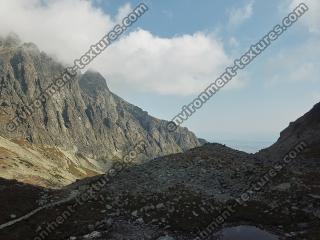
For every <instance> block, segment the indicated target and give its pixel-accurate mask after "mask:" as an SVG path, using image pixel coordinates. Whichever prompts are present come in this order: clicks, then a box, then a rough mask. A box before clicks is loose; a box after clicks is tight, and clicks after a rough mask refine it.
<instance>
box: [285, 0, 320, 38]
mask: <svg viewBox="0 0 320 240" xmlns="http://www.w3.org/2000/svg"><path fill="white" fill-rule="evenodd" d="M303 2H304V3H305V4H306V5H307V6H308V7H309V11H308V12H307V13H306V14H305V15H304V16H303V18H301V19H299V21H301V22H302V23H303V24H304V25H305V26H307V27H308V29H309V31H310V32H311V33H317V34H319V33H320V14H319V12H320V1H319V0H304V1H303ZM300 3H301V1H300V0H290V4H289V8H290V11H291V10H292V9H294V8H296V7H297V6H298V5H299V4H300Z"/></svg>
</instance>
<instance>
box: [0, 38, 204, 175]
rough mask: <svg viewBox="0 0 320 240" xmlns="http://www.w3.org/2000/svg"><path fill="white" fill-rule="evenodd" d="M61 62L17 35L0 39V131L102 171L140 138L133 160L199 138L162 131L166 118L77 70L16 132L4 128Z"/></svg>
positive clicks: (191, 144) (180, 131)
mask: <svg viewBox="0 0 320 240" xmlns="http://www.w3.org/2000/svg"><path fill="white" fill-rule="evenodd" d="M64 69H65V66H63V65H62V64H60V63H59V62H57V61H55V60H54V59H52V58H51V57H49V56H48V55H46V54H45V53H43V52H40V51H39V50H38V48H37V47H36V46H35V45H34V44H30V43H29V44H25V43H24V44H22V43H20V42H19V40H17V39H16V38H12V37H8V38H6V39H2V40H1V39H0V116H1V117H0V135H1V136H3V137H5V138H7V139H27V140H28V141H29V143H32V144H34V145H40V146H42V145H49V146H56V147H59V149H62V150H63V151H67V152H70V153H72V154H74V155H77V156H79V155H81V156H83V157H86V158H90V159H95V161H97V165H99V166H100V167H101V169H104V168H106V166H107V165H108V164H107V162H108V161H109V160H112V159H118V158H122V157H123V156H124V155H125V154H126V153H127V151H128V150H129V149H130V148H131V147H133V146H134V145H136V144H137V143H138V142H139V141H141V140H144V141H146V147H145V152H144V154H140V155H139V157H138V158H137V161H139V160H144V159H150V158H154V157H157V156H161V155H166V154H170V153H176V152H181V151H184V150H187V149H190V148H193V147H196V146H199V141H198V139H197V138H196V136H195V135H194V134H193V133H192V132H190V131H188V129H186V128H178V129H177V131H176V132H174V133H169V132H168V131H167V130H166V124H167V122H166V121H163V120H159V119H156V118H154V117H151V116H150V115H148V113H147V112H145V111H143V110H142V109H140V108H138V107H136V106H134V105H132V104H130V103H128V102H126V101H125V100H123V99H121V98H120V97H118V96H117V95H115V94H113V93H112V92H111V91H110V90H109V88H108V86H107V83H106V80H105V79H104V78H103V77H102V76H101V75H100V74H99V73H96V72H91V71H89V72H86V73H84V74H80V73H79V74H78V75H77V76H76V77H75V78H74V79H72V80H70V81H69V82H68V83H67V85H66V86H64V87H63V88H62V89H61V90H60V91H58V92H57V93H56V94H54V95H53V96H52V97H50V98H49V99H47V101H45V102H42V103H41V106H40V107H39V108H35V110H34V113H33V114H32V115H31V116H27V117H23V119H22V123H21V125H20V126H19V127H18V128H17V129H16V130H15V131H12V132H10V131H8V130H7V129H6V125H7V123H8V122H9V121H10V119H12V118H14V117H15V116H17V115H19V116H23V113H21V112H19V111H20V109H21V107H23V106H25V105H29V104H31V103H32V102H33V101H34V100H35V99H36V98H37V97H38V96H39V95H40V94H41V93H42V92H43V91H44V89H46V88H47V87H48V86H49V85H50V84H51V83H52V82H53V80H55V79H57V78H58V77H59V76H60V75H61V73H63V72H64Z"/></svg>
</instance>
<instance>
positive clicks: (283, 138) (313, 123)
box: [257, 103, 320, 160]
mask: <svg viewBox="0 0 320 240" xmlns="http://www.w3.org/2000/svg"><path fill="white" fill-rule="evenodd" d="M301 142H304V143H305V144H306V145H307V146H308V149H306V151H305V153H304V155H305V154H307V155H308V158H311V157H313V158H319V157H320V103H318V104H316V105H315V106H314V107H313V108H312V109H311V110H310V111H309V112H307V113H306V114H304V115H303V116H302V117H300V118H299V119H297V120H296V121H294V122H291V123H290V124H289V126H288V127H287V128H286V129H284V130H283V131H282V132H281V133H280V137H279V139H278V140H277V142H276V143H274V144H273V145H272V146H270V147H269V148H266V149H263V150H261V151H260V152H258V153H257V156H258V157H260V158H263V159H265V160H268V159H270V160H272V159H273V160H275V159H276V160H278V159H279V158H282V157H284V156H285V155H286V154H287V153H288V152H289V151H290V150H292V149H293V148H294V147H295V146H296V145H297V144H299V143H301Z"/></svg>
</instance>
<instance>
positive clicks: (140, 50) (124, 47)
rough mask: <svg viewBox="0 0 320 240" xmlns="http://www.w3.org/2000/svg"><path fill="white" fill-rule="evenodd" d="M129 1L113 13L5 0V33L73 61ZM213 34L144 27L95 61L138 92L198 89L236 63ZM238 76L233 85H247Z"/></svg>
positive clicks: (1, 2) (64, 3) (66, 1)
mask: <svg viewBox="0 0 320 240" xmlns="http://www.w3.org/2000/svg"><path fill="white" fill-rule="evenodd" d="M131 9H132V6H131V5H130V4H125V5H123V6H122V7H120V8H119V10H118V14H117V15H116V16H111V15H110V14H107V13H105V12H103V11H102V10H101V9H99V8H97V7H94V6H93V5H92V2H91V1H84V0H46V1H43V0H10V1H7V0H0V16H1V21H0V34H1V35H6V34H8V33H9V32H15V33H17V34H18V35H19V36H20V37H21V38H22V40H23V41H30V42H34V43H36V44H37V45H38V46H39V48H40V49H41V50H43V51H45V52H47V53H49V54H51V55H55V56H56V57H57V58H58V59H60V60H62V61H63V62H64V63H72V62H73V60H74V59H76V58H79V57H80V56H81V55H82V54H83V53H84V52H86V51H87V50H88V48H89V47H90V45H92V44H93V43H96V42H97V41H98V40H100V38H101V37H102V36H104V35H105V34H106V33H107V32H108V31H109V30H110V29H111V28H113V26H114V25H115V24H116V23H117V22H119V21H120V20H121V19H122V18H123V17H124V16H126V15H127V14H128V13H129V12H130V10H131ZM231 60H232V59H231V57H230V56H228V55H227V54H226V52H225V50H224V46H223V44H222V43H221V41H220V40H219V39H218V38H217V37H216V36H214V35H211V34H204V33H201V32H199V33H195V34H190V35H182V36H174V37H172V38H161V37H158V36H155V35H153V34H152V33H150V32H148V31H146V30H143V29H134V28H133V29H132V32H130V33H128V34H126V35H125V36H122V38H121V39H120V40H119V41H117V42H116V43H114V44H113V45H111V46H110V47H109V48H108V49H107V50H106V51H105V52H104V53H103V54H101V55H100V56H99V57H98V58H97V59H95V60H94V62H93V63H92V64H91V65H90V68H93V69H95V70H98V71H99V72H101V73H102V74H103V75H104V76H105V77H106V78H107V81H108V84H109V85H110V86H111V89H116V90H120V91H122V90H123V89H124V88H126V89H130V91H136V92H141V91H144V92H153V93H160V94H173V95H188V94H197V93H199V92H200V91H201V90H202V89H203V88H204V87H206V86H207V85H208V84H209V83H210V82H212V81H213V80H214V79H215V78H217V77H218V76H219V74H221V73H222V72H223V68H224V67H226V65H227V64H228V63H230V62H231ZM243 79H244V78H241V77H240V78H238V79H235V80H233V82H232V83H231V84H230V86H228V88H229V89H230V88H231V89H232V88H238V87H241V86H242V85H243V84H244V81H243Z"/></svg>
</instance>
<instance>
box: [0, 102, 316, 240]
mask: <svg viewBox="0 0 320 240" xmlns="http://www.w3.org/2000/svg"><path fill="white" fill-rule="evenodd" d="M319 130H320V126H319V104H317V105H316V106H315V107H314V108H313V109H312V110H311V111H310V112H308V113H307V114H305V115H304V116H303V117H301V118H299V119H298V120H297V121H295V122H294V123H291V124H290V126H289V127H288V128H287V129H285V130H284V131H283V132H282V133H281V137H280V139H279V140H278V141H277V143H275V144H274V145H273V146H271V147H270V148H268V149H265V150H263V151H261V152H260V153H257V154H248V153H245V152H241V151H237V150H234V149H231V148H228V147H226V146H224V145H221V144H217V143H212V144H208V143H207V144H204V145H203V146H201V147H196V148H193V149H190V150H187V151H185V152H183V153H177V154H171V155H167V156H162V157H159V158H155V159H153V160H150V161H146V162H144V163H142V164H138V165H131V166H127V167H126V168H125V169H123V170H122V171H120V172H118V173H117V174H116V175H115V176H113V177H112V176H109V175H101V176H94V177H91V178H86V179H84V180H80V181H77V182H76V183H73V184H71V185H68V186H66V187H64V188H63V189H60V190H56V191H53V190H45V191H44V190H43V191H40V192H39V190H38V188H33V187H32V186H30V185H21V184H19V183H17V182H15V181H14V182H12V181H2V182H3V183H2V185H1V186H2V190H3V191H4V193H7V192H16V193H12V195H14V194H17V196H20V195H19V193H20V192H21V191H25V192H28V191H30V197H31V198H33V199H31V200H28V199H27V198H26V201H27V203H28V205H27V206H26V207H23V204H22V203H21V202H18V203H17V204H16V205H15V206H13V207H11V208H10V211H8V210H7V208H8V203H7V202H6V198H7V195H6V194H3V195H1V196H0V203H4V204H0V212H4V215H3V217H2V218H3V219H4V220H6V221H9V223H12V222H11V221H14V219H19V218H18V217H21V216H24V215H25V214H27V213H29V211H30V206H33V208H35V207H37V205H36V206H35V204H34V203H35V202H39V203H41V204H39V205H38V206H43V204H45V206H48V205H49V206H50V207H46V208H43V209H42V210H41V211H39V212H38V213H37V214H36V215H32V216H31V217H28V218H27V219H22V220H20V221H18V222H16V223H13V224H12V225H10V226H8V227H6V228H4V229H3V230H2V233H1V234H2V235H3V236H4V237H5V239H8V240H11V239H19V237H21V236H23V237H24V238H26V239H35V237H36V236H38V237H39V236H41V234H47V235H46V239H48V240H50V239H52V240H53V239H54V240H60V239H61V240H62V239H79V240H86V239H93V240H104V239H113V240H120V239H132V240H140V239H155V240H164V239H169V240H191V239H199V238H196V237H199V236H200V235H199V234H200V233H201V234H203V235H202V236H204V235H206V236H208V237H209V238H208V239H212V240H213V239H219V238H218V236H219V234H220V232H219V231H220V229H221V228H228V227H229V226H230V225H231V226H238V225H240V226H241V225H250V226H257V227H259V228H261V229H263V230H264V232H266V233H268V232H272V234H273V235H274V236H278V237H275V238H265V239H292V240H300V239H310V240H318V239H319V236H320V230H319V229H320V211H319V209H320V202H319V199H320V178H319V171H320V156H319V147H318V145H317V144H318V143H319V140H320V135H319V134H317V133H318V132H319ZM287 141H288V142H287ZM299 142H306V143H307V145H306V146H305V148H304V149H302V150H301V149H300V150H301V151H300V152H299V153H297V154H296V155H295V158H293V159H292V161H291V162H286V161H283V154H284V153H285V154H286V153H288V152H289V151H291V150H292V149H295V146H296V145H297V144H299ZM290 147H293V148H291V149H290ZM266 156H267V157H268V158H265V157H266ZM280 165H281V167H279V166H280ZM106 176H108V177H106ZM106 179H108V181H107V180H106ZM0 184H1V182H0ZM19 188H20V189H19ZM89 193H91V194H92V196H91V198H89V200H84V201H82V202H81V204H79V201H80V199H83V198H84V196H86V199H88V196H87V195H88V194H89ZM12 195H10V198H12ZM28 196H29V195H28ZM70 196H73V198H71V199H70ZM35 199H36V200H35ZM63 199H67V201H63V202H62V203H61V200H63ZM77 203H78V204H77ZM73 206H76V207H75V208H74V209H73ZM70 208H71V209H72V211H71V210H70V211H71V212H70V211H69V212H70V216H68V215H67V217H66V219H65V220H64V221H63V223H61V224H59V225H57V224H56V225H57V226H56V228H54V231H52V230H50V229H52V226H53V225H54V224H53V223H55V221H56V219H58V216H64V214H65V212H66V211H67V210H68V209H70ZM31 209H32V208H31ZM15 213H18V216H16V217H11V218H10V216H11V215H12V214H14V215H15ZM27 216H28V215H27ZM4 222H5V221H4ZM1 226H2V225H1V223H0V231H1ZM208 226H210V227H209V228H208ZM47 229H49V230H50V231H49V230H47ZM203 230H205V231H203ZM49 233H50V234H49ZM267 236H270V235H269V234H268V235H267ZM240 237H241V231H239V232H237V238H235V239H241V238H240ZM247 237H248V236H247V235H245V236H243V239H248V238H247ZM251 237H252V236H251ZM200 239H205V238H202V237H201V238H200ZM254 239H262V238H259V237H257V238H254Z"/></svg>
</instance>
